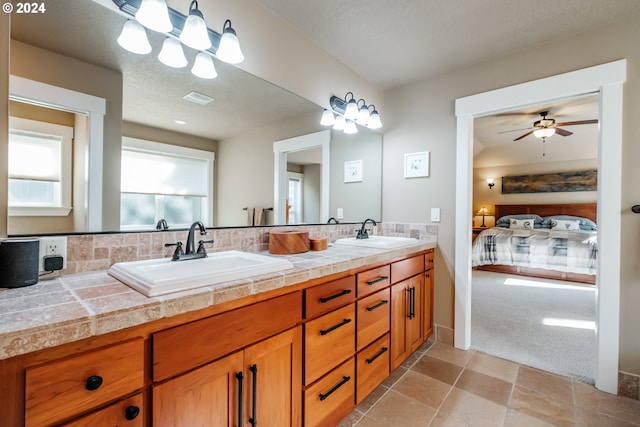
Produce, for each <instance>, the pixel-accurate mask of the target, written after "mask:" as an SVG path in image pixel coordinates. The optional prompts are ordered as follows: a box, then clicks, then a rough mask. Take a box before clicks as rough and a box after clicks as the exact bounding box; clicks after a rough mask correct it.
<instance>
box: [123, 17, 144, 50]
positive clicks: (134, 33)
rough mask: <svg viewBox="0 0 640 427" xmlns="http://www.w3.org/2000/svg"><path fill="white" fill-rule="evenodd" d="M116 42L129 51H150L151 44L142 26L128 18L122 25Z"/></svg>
mask: <svg viewBox="0 0 640 427" xmlns="http://www.w3.org/2000/svg"><path fill="white" fill-rule="evenodd" d="M118 44H119V45H120V46H121V47H122V48H123V49H126V50H128V51H129V52H132V53H136V54H138V55H146V54H147V53H150V52H151V44H150V43H149V39H148V38H147V33H146V31H145V30H144V27H143V26H142V25H140V23H139V22H138V21H135V20H133V19H129V20H128V21H127V22H125V24H124V27H122V32H121V33H120V36H119V37H118Z"/></svg>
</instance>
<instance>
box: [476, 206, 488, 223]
mask: <svg viewBox="0 0 640 427" xmlns="http://www.w3.org/2000/svg"><path fill="white" fill-rule="evenodd" d="M476 215H482V225H481V226H480V227H486V225H484V217H485V216H487V215H490V212H489V209H487V208H486V207H484V206H483V207H481V208H480V210H479V211H478V212H476Z"/></svg>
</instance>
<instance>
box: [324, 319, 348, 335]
mask: <svg viewBox="0 0 640 427" xmlns="http://www.w3.org/2000/svg"><path fill="white" fill-rule="evenodd" d="M349 323H351V319H344V320H343V321H342V322H340V323H338V324H337V325H333V326H332V327H330V328H327V329H321V330H320V335H327V334H328V333H329V332H331V331H335V330H336V329H338V328H339V327H341V326H344V325H347V324H349Z"/></svg>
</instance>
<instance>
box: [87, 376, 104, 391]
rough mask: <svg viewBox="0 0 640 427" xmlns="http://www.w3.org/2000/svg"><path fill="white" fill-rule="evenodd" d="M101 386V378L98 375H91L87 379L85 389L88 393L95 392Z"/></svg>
mask: <svg viewBox="0 0 640 427" xmlns="http://www.w3.org/2000/svg"><path fill="white" fill-rule="evenodd" d="M101 385H102V377H101V376H99V375H91V376H90V377H89V378H87V383H86V384H85V388H86V389H87V390H89V391H93V390H97V389H98V388H100V386H101Z"/></svg>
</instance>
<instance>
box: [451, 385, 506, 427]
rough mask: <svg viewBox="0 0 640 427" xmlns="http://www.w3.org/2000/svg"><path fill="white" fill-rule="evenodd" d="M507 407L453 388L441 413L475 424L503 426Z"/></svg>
mask: <svg viewBox="0 0 640 427" xmlns="http://www.w3.org/2000/svg"><path fill="white" fill-rule="evenodd" d="M506 413H507V408H506V407H505V406H502V405H498V404H497V403H494V402H491V401H489V400H486V399H484V398H482V397H479V396H476V395H475V394H472V393H469V392H467V391H464V390H460V389H458V388H455V387H454V388H453V389H452V390H451V393H449V395H448V396H447V398H446V399H445V401H444V403H443V404H442V406H441V407H440V411H439V415H442V416H443V417H445V418H446V417H450V416H453V417H454V418H456V419H458V420H460V421H462V422H464V423H468V424H469V425H473V426H478V427H481V426H491V427H495V426H501V425H502V424H503V422H504V418H505V415H506Z"/></svg>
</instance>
